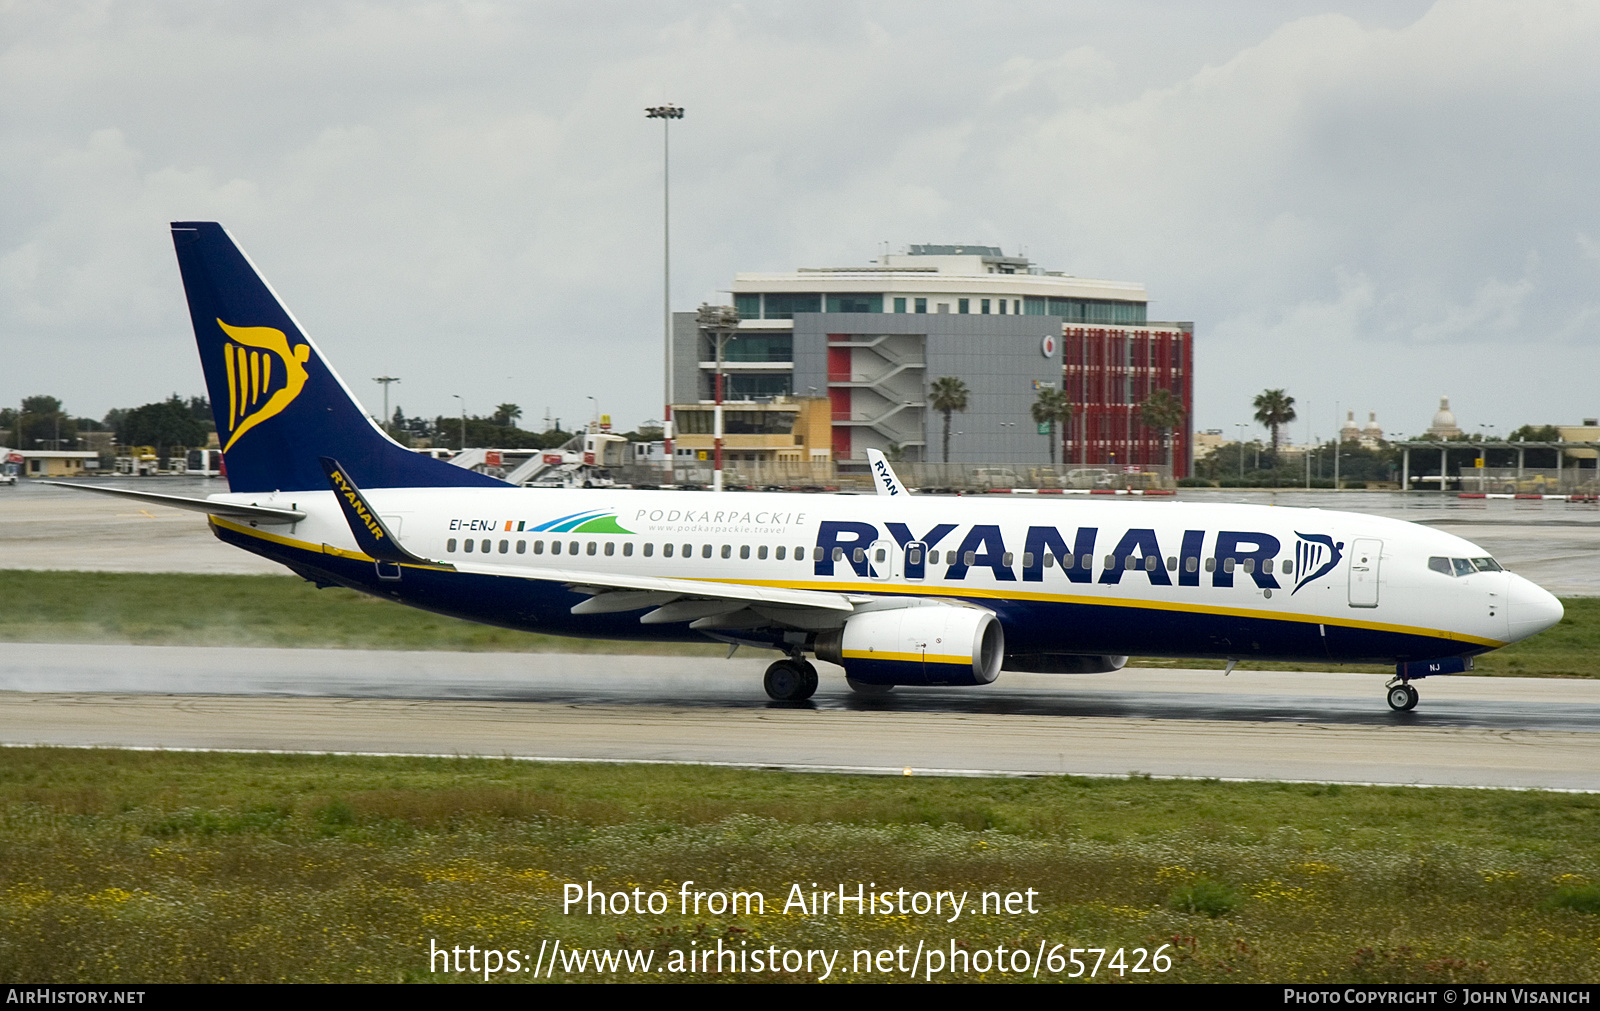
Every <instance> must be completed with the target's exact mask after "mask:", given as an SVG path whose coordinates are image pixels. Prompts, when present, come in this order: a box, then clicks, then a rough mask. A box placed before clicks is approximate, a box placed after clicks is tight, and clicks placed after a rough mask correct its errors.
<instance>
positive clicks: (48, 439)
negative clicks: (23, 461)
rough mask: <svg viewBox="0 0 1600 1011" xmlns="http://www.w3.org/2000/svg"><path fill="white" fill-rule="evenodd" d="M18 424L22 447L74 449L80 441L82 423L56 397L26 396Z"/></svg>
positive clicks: (23, 399)
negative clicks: (71, 416) (68, 414)
mask: <svg viewBox="0 0 1600 1011" xmlns="http://www.w3.org/2000/svg"><path fill="white" fill-rule="evenodd" d="M15 428H16V440H17V447H16V448H18V449H42V448H45V447H48V448H51V449H72V448H74V447H76V446H77V444H78V424H77V422H76V421H74V420H73V419H72V418H70V417H68V416H67V413H66V412H65V411H63V410H62V409H61V401H60V400H59V399H58V398H56V397H50V396H44V395H42V394H41V395H39V396H33V397H23V398H22V412H21V414H20V415H18V417H17V419H16V426H15Z"/></svg>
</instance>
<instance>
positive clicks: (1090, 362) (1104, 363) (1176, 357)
mask: <svg viewBox="0 0 1600 1011" xmlns="http://www.w3.org/2000/svg"><path fill="white" fill-rule="evenodd" d="M1062 369H1063V373H1064V376H1063V379H1064V389H1065V391H1066V394H1067V399H1068V401H1069V402H1071V404H1072V413H1073V416H1072V421H1071V423H1070V424H1069V425H1068V426H1067V431H1066V433H1065V440H1064V443H1063V447H1062V453H1063V455H1062V459H1063V460H1065V461H1066V462H1067V463H1072V464H1076V463H1085V464H1091V465H1095V464H1098V465H1103V466H1112V465H1116V466H1122V465H1127V464H1165V463H1166V462H1167V450H1166V447H1165V446H1164V445H1163V443H1162V440H1161V432H1160V431H1159V430H1157V429H1153V428H1147V427H1145V426H1143V425H1141V424H1139V420H1138V406H1139V404H1141V403H1143V402H1144V401H1145V399H1146V398H1148V397H1149V396H1150V394H1151V393H1153V392H1155V391H1156V390H1158V389H1166V390H1170V391H1171V392H1172V393H1173V395H1174V396H1176V397H1177V398H1178V399H1179V400H1180V401H1181V402H1182V403H1183V411H1184V423H1183V424H1182V425H1180V426H1179V427H1178V428H1176V429H1174V430H1173V432H1172V469H1173V476H1174V477H1180V478H1181V477H1188V476H1189V433H1190V431H1191V430H1192V426H1191V424H1190V422H1189V419H1190V418H1192V417H1193V412H1194V334H1193V332H1192V331H1188V330H1166V329H1160V330H1148V329H1143V328H1140V327H1114V328H1113V327H1078V326H1068V327H1066V328H1065V331H1064V334H1063V340H1062Z"/></svg>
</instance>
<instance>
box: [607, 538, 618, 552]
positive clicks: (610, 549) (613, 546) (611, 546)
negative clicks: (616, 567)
mask: <svg viewBox="0 0 1600 1011" xmlns="http://www.w3.org/2000/svg"><path fill="white" fill-rule="evenodd" d="M616 553H617V546H616V544H615V543H613V542H611V541H606V554H607V555H614V554H616Z"/></svg>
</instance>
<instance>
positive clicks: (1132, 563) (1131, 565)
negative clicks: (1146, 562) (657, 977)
mask: <svg viewBox="0 0 1600 1011" xmlns="http://www.w3.org/2000/svg"><path fill="white" fill-rule="evenodd" d="M1138 564H1139V560H1138V559H1136V558H1134V557H1133V556H1132V555H1128V556H1127V557H1126V558H1124V559H1123V560H1122V567H1123V568H1124V569H1127V570H1128V571H1129V572H1132V571H1133V570H1134V569H1135V568H1137V567H1138Z"/></svg>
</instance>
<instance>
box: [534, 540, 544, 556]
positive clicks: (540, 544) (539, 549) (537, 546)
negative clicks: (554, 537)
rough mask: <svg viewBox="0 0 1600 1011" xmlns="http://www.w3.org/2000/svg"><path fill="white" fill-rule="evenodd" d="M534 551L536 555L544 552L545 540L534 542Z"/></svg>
mask: <svg viewBox="0 0 1600 1011" xmlns="http://www.w3.org/2000/svg"><path fill="white" fill-rule="evenodd" d="M533 553H534V554H536V555H542V554H544V541H534V542H533Z"/></svg>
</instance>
